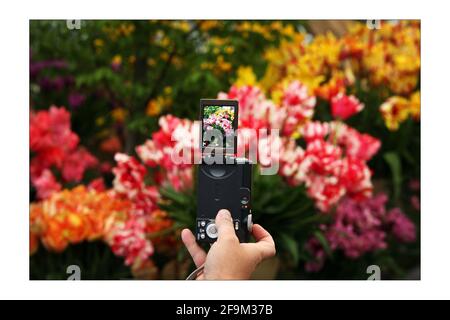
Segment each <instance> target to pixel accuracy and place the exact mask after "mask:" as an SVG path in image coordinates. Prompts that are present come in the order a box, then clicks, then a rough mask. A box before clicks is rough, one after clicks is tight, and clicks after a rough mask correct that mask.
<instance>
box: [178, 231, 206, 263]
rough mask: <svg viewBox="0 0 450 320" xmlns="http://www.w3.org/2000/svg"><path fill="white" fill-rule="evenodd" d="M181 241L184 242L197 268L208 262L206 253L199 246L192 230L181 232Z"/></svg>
mask: <svg viewBox="0 0 450 320" xmlns="http://www.w3.org/2000/svg"><path fill="white" fill-rule="evenodd" d="M181 240H183V243H184V245H185V246H186V248H187V250H188V251H189V254H190V255H191V257H192V260H194V263H195V265H196V266H197V267H200V266H201V265H202V264H204V263H205V261H206V252H205V251H204V250H203V249H202V248H201V247H200V246H199V245H198V244H197V242H196V241H195V236H194V235H193V234H192V232H191V230H189V229H183V231H181Z"/></svg>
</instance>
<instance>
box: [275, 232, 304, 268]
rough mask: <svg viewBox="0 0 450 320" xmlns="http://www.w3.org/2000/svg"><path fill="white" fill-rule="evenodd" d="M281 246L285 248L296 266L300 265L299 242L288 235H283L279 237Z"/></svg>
mask: <svg viewBox="0 0 450 320" xmlns="http://www.w3.org/2000/svg"><path fill="white" fill-rule="evenodd" d="M279 240H280V245H281V246H282V247H284V248H285V249H286V250H287V252H288V253H289V255H290V256H291V257H292V260H293V262H294V263H295V264H298V261H299V259H300V255H299V248H298V243H297V241H296V240H295V239H294V238H293V237H292V236H290V235H288V234H286V233H281V234H280V235H279Z"/></svg>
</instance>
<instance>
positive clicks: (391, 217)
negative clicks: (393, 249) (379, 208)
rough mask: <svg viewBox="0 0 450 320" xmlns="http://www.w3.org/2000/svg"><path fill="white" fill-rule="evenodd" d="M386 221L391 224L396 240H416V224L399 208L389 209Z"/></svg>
mask: <svg viewBox="0 0 450 320" xmlns="http://www.w3.org/2000/svg"><path fill="white" fill-rule="evenodd" d="M386 221H387V223H388V224H390V225H391V228H392V233H393V234H394V237H396V238H397V239H398V240H400V241H402V242H413V241H415V240H416V226H415V225H414V223H412V221H411V220H410V219H409V218H408V217H407V216H406V215H405V214H404V213H403V212H402V211H401V210H400V209H399V208H394V209H392V210H390V211H389V212H388V214H387V218H386Z"/></svg>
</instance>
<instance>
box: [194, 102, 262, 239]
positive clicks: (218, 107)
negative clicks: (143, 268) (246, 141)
mask: <svg viewBox="0 0 450 320" xmlns="http://www.w3.org/2000/svg"><path fill="white" fill-rule="evenodd" d="M200 120H201V127H200V144H201V148H200V150H201V152H202V159H201V163H200V164H199V167H198V170H197V172H198V179H197V181H198V186H197V190H198V191H197V193H198V202H197V221H196V239H197V241H198V242H208V243H212V242H214V241H216V239H217V237H218V230H217V227H216V225H215V217H216V215H217V212H218V211H219V210H220V209H227V210H228V211H230V213H231V217H232V219H233V227H234V230H235V232H236V235H237V237H238V238H239V241H240V242H248V240H249V236H250V233H251V229H252V226H253V222H252V211H251V200H252V197H251V187H252V164H251V162H250V161H249V160H247V159H245V158H237V157H236V154H237V132H236V130H237V124H238V102H237V101H236V100H211V99H202V100H200Z"/></svg>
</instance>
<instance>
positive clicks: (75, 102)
mask: <svg viewBox="0 0 450 320" xmlns="http://www.w3.org/2000/svg"><path fill="white" fill-rule="evenodd" d="M85 100H86V97H85V96H84V95H83V94H81V93H78V92H72V93H71V94H70V95H69V105H70V106H71V107H72V108H77V107H79V106H80V105H82V104H83V103H84V101H85Z"/></svg>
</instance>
